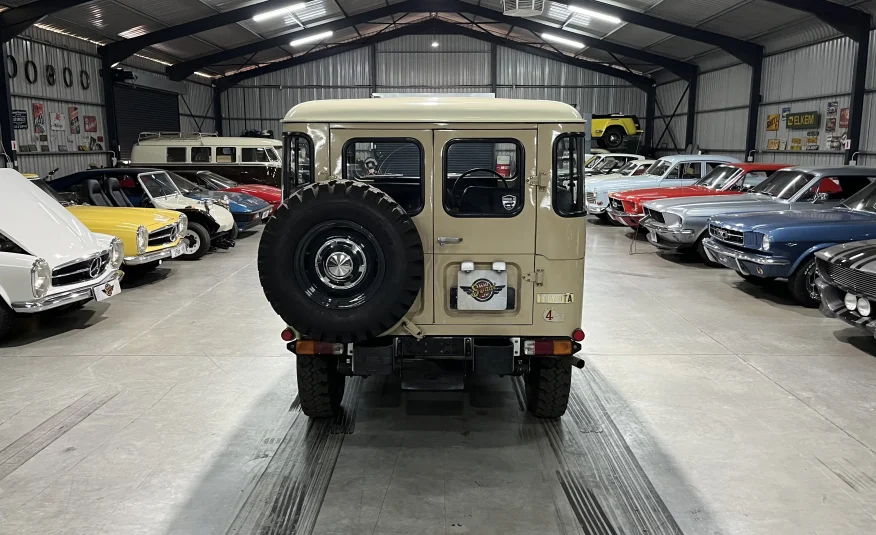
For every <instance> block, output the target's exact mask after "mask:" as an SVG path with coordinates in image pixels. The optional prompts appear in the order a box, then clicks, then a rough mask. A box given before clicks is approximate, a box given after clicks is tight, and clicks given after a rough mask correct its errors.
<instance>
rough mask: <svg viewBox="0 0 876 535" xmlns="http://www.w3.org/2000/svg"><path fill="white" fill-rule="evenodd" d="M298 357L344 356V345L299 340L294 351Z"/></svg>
mask: <svg viewBox="0 0 876 535" xmlns="http://www.w3.org/2000/svg"><path fill="white" fill-rule="evenodd" d="M293 351H294V352H295V354H296V355H343V354H344V344H333V343H331V342H316V341H313V340H299V341H297V342H296V343H295V348H294V349H293Z"/></svg>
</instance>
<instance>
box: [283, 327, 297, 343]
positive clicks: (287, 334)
mask: <svg viewBox="0 0 876 535" xmlns="http://www.w3.org/2000/svg"><path fill="white" fill-rule="evenodd" d="M280 338H282V339H283V341H284V342H291V341H292V340H293V339H294V338H295V333H294V332H292V329H289V328H286V329H283V332H281V333H280Z"/></svg>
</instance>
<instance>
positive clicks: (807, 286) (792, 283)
mask: <svg viewBox="0 0 876 535" xmlns="http://www.w3.org/2000/svg"><path fill="white" fill-rule="evenodd" d="M816 278H817V271H816V269H815V257H814V256H813V257H810V258H809V259H808V260H804V261H803V262H801V263H800V265H799V266H798V267H797V271H795V272H794V274H793V275H791V277H790V278H788V288H790V290H791V295H793V296H794V299H796V300H797V302H798V303H800V304H801V305H803V306H804V307H807V308H818V305H820V304H821V293H820V292H819V291H818V287H817V286H816V285H815V279H816Z"/></svg>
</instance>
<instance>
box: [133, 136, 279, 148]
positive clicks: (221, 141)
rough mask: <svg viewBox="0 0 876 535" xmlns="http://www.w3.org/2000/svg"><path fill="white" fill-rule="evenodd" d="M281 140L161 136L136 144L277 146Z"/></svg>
mask: <svg viewBox="0 0 876 535" xmlns="http://www.w3.org/2000/svg"><path fill="white" fill-rule="evenodd" d="M282 144H283V142H282V141H279V140H277V139H265V138H261V137H217V136H203V137H182V138H179V137H162V138H157V137H156V138H150V139H143V140H141V141H139V142H138V143H137V145H161V146H164V145H196V146H199V147H200V146H204V147H235V146H246V147H278V146H282Z"/></svg>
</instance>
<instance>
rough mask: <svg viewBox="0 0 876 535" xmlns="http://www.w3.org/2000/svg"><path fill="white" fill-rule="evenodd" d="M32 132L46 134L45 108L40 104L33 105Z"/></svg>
mask: <svg viewBox="0 0 876 535" xmlns="http://www.w3.org/2000/svg"><path fill="white" fill-rule="evenodd" d="M33 132H34V134H45V133H46V108H45V106H43V104H42V103H40V102H34V103H33Z"/></svg>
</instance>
